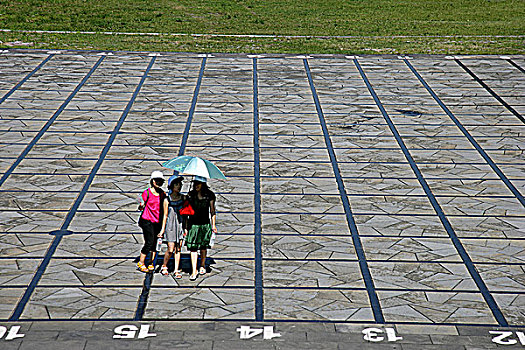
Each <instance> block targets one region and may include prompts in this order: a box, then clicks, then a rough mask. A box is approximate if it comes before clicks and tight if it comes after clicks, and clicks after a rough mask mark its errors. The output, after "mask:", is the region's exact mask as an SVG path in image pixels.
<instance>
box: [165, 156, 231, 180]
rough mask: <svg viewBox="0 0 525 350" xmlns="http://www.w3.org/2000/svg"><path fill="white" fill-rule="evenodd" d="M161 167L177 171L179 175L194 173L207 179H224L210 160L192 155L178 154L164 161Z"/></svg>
mask: <svg viewBox="0 0 525 350" xmlns="http://www.w3.org/2000/svg"><path fill="white" fill-rule="evenodd" d="M162 166H163V167H165V168H168V169H173V170H176V171H178V172H179V173H180V174H181V175H196V176H202V177H205V178H208V179H226V176H224V174H223V173H222V171H220V170H219V168H217V167H216V166H215V165H214V164H213V163H212V162H210V161H209V160H206V159H202V158H199V157H192V156H180V157H177V158H173V159H171V160H168V161H167V162H164V163H163V164H162Z"/></svg>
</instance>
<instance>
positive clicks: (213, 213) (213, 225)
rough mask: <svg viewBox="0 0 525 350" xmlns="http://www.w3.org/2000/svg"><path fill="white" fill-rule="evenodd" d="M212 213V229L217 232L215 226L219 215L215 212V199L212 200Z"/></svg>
mask: <svg viewBox="0 0 525 350" xmlns="http://www.w3.org/2000/svg"><path fill="white" fill-rule="evenodd" d="M210 214H211V229H212V231H213V232H215V233H217V227H216V226H215V220H216V219H217V215H216V212H215V200H211V201H210Z"/></svg>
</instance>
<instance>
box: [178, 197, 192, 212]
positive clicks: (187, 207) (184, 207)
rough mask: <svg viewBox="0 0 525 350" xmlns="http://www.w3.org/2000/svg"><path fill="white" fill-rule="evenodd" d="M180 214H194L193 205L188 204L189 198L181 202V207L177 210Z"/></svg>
mask: <svg viewBox="0 0 525 350" xmlns="http://www.w3.org/2000/svg"><path fill="white" fill-rule="evenodd" d="M179 213H180V215H195V210H193V207H192V206H191V204H190V201H189V200H187V199H186V200H185V201H184V203H183V204H182V208H180V210H179Z"/></svg>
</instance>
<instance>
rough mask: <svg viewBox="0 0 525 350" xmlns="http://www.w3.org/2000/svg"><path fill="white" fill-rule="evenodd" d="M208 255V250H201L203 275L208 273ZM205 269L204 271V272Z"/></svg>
mask: <svg viewBox="0 0 525 350" xmlns="http://www.w3.org/2000/svg"><path fill="white" fill-rule="evenodd" d="M207 253H208V250H207V249H201V275H204V274H205V273H206V254H207ZM202 269H204V271H203V270H202Z"/></svg>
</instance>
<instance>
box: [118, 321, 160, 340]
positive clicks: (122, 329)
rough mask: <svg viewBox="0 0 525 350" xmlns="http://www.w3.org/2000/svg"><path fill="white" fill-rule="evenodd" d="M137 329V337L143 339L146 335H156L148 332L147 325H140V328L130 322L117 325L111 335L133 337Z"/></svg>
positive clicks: (121, 337) (119, 337) (124, 337)
mask: <svg viewBox="0 0 525 350" xmlns="http://www.w3.org/2000/svg"><path fill="white" fill-rule="evenodd" d="M137 331H139V335H138V337H137V339H144V338H147V337H156V336H157V334H155V333H150V332H149V325H147V324H143V325H141V326H140V330H139V328H138V327H137V326H135V325H132V324H125V325H122V326H118V327H116V328H115V330H114V331H113V332H114V333H115V334H114V335H113V339H135V336H136V335H137Z"/></svg>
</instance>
